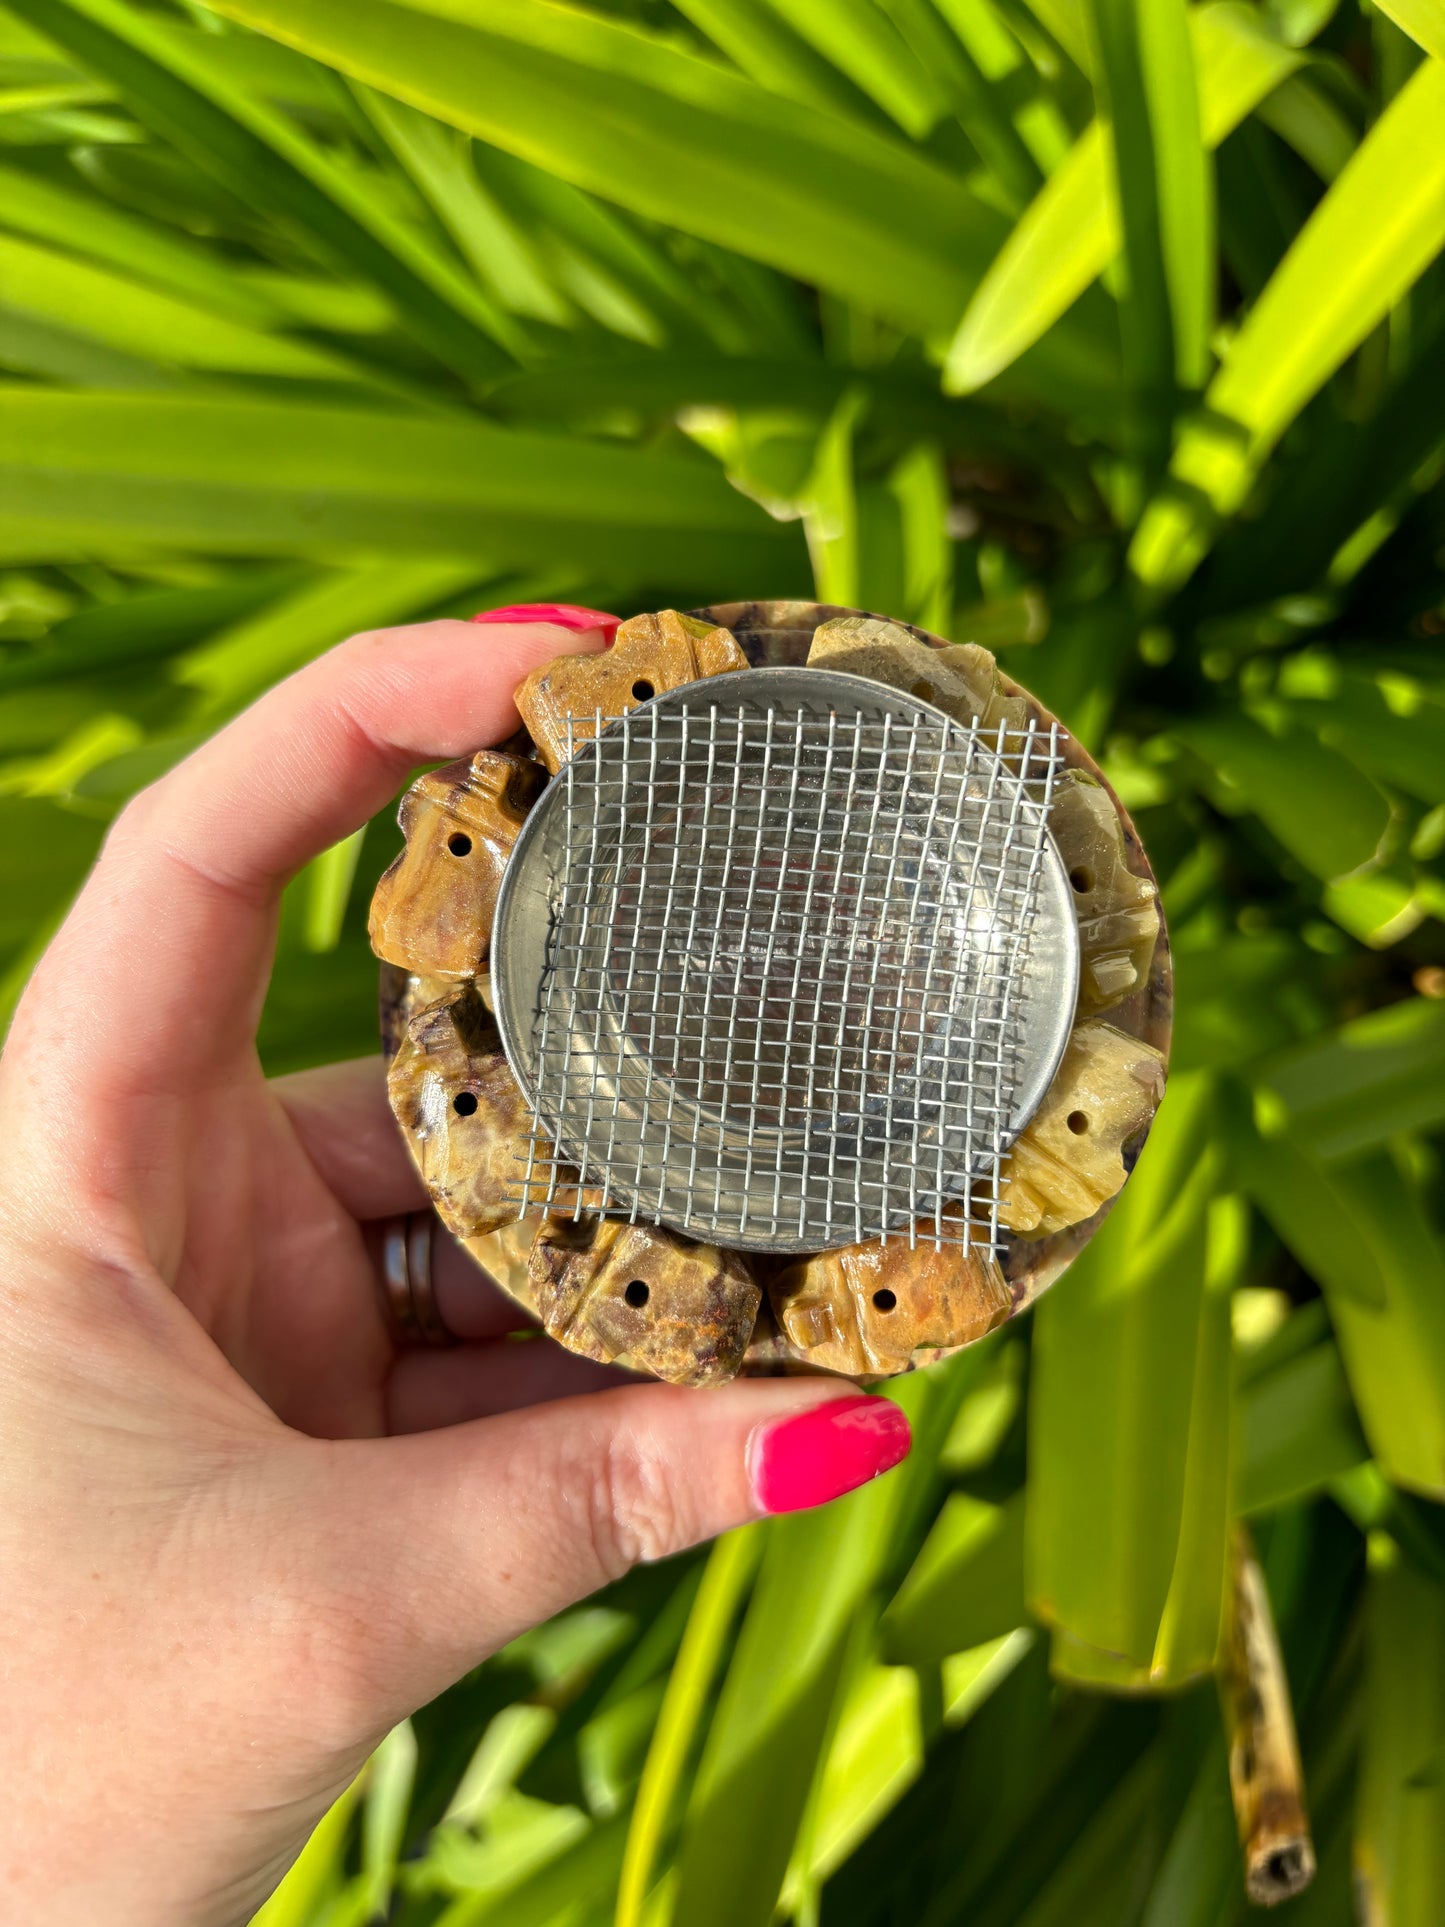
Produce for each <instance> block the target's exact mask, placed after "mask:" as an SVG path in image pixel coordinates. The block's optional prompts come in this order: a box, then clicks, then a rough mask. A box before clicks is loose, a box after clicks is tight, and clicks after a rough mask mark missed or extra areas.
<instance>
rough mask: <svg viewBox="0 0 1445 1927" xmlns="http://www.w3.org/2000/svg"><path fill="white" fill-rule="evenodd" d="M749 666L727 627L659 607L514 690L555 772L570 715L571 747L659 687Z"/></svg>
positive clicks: (560, 761)
mask: <svg viewBox="0 0 1445 1927" xmlns="http://www.w3.org/2000/svg"><path fill="white" fill-rule="evenodd" d="M747 667H748V659H747V657H746V656H745V655H744V654H743V652H742V650H741V649H739V647H738V645H737V644H736V643H735V642H734V641H733V639H732V636H731V635H730V634H729V632H728V631H727V630H726V629H719V628H716V627H714V626H712V625H711V624H709V623H706V622H698V621H696V620H694V618H693V617H691V616H680V615H679V614H678V613H677V611H676V610H675V609H664V610H663V611H662V612H661V613H660V614H659V615H646V616H633V617H632V618H631V620H630V621H628V622H624V623H623V624H622V626H621V627H620V628H619V629H618V631H617V634H616V636H615V637H614V639H613V642H612V647H611V648H610V649H604V650H603V651H602V652H601V653H600V654H598V655H588V656H558V657H556V658H555V659H554V660H553V661H552V662H547V663H543V664H542V666H541V668H540V669H534V670H533V671H532V673H531V675H530V676H528V677H527V679H526V681H525V682H523V683H522V684H520V686H519V687H518V689H517V691H516V704H517V709H518V712H519V713H520V715H521V718H522V721H523V722H524V723H525V724H526V725H527V728H528V729H529V731H530V732H531V735H532V740H533V741H534V742H535V743H536V745H537V748H538V751H539V753H540V754H541V757H542V760H543V761H544V762H545V763H546V765H547V768H548V769H549V770H550V771H551V772H552V774H553V775H554V776H555V775H556V773H557V771H558V770H559V769H560V768H561V767H562V765H563V764H564V763H565V762H566V761H567V758H568V749H567V742H568V732H567V724H568V719H569V717H570V718H571V723H572V733H571V741H572V749H573V751H574V752H575V751H576V750H577V748H578V747H579V746H580V745H581V744H583V743H585V742H590V741H591V739H592V738H593V737H594V736H595V735H596V734H597V729H598V718H599V716H600V718H601V722H602V725H603V727H605V726H606V725H607V724H608V723H610V722H615V721H616V719H617V718H618V717H619V716H622V715H625V714H626V713H627V711H628V710H629V709H636V707H637V705H638V704H639V703H643V702H646V701H647V700H648V698H649V697H651V696H657V695H661V694H662V692H663V691H664V690H667V689H680V688H681V687H682V686H683V684H684V683H690V682H696V681H697V680H698V678H699V677H702V676H720V675H723V674H725V673H726V672H727V671H728V670H730V669H746V668H747Z"/></svg>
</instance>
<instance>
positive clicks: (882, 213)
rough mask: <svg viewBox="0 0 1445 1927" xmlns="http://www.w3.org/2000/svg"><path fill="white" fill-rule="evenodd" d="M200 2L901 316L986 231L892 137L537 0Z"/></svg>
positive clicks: (947, 288)
mask: <svg viewBox="0 0 1445 1927" xmlns="http://www.w3.org/2000/svg"><path fill="white" fill-rule="evenodd" d="M217 11H219V12H224V13H225V14H227V15H229V16H230V17H231V18H233V19H237V20H242V21H244V22H245V23H246V24H247V25H248V26H252V27H257V28H259V29H260V30H261V31H263V32H265V33H269V34H272V35H274V36H275V37H276V38H277V39H279V40H282V41H285V42H286V43H288V44H289V45H292V46H296V47H300V48H301V49H302V50H303V51H305V52H308V53H311V54H313V55H314V56H316V57H317V58H318V59H323V60H328V61H330V62H332V63H333V64H334V65H336V66H337V67H339V68H340V69H341V70H342V71H343V72H345V73H347V74H350V75H351V76H352V77H353V78H355V79H357V80H362V81H365V82H366V83H367V84H368V85H371V86H374V87H377V88H379V89H381V90H382V91H383V92H385V93H391V94H395V95H396V96H397V97H398V98H400V99H402V100H406V101H409V102H410V103H411V104H412V105H413V106H416V107H420V108H422V109H423V110H424V111H426V112H427V113H430V114H434V115H435V116H436V117H437V118H438V119H441V120H446V121H449V122H451V123H452V124H453V125H454V126H457V127H461V128H464V129H465V130H466V131H467V132H468V133H471V134H475V135H476V136H478V137H479V138H480V139H482V140H485V141H490V142H492V143H494V144H495V145H496V146H498V147H501V148H504V149H506V150H507V151H508V152H510V153H513V154H517V155H519V156H520V157H521V158H522V159H524V160H529V161H532V162H533V163H535V164H536V165H538V166H541V167H544V168H547V169H549V170H550V171H551V172H553V173H555V174H558V175H560V176H561V177H562V178H563V179H564V180H569V181H571V182H573V183H574V184H575V185H577V186H579V187H584V188H587V189H589V190H590V191H592V192H593V193H597V194H600V195H602V196H604V197H605V198H607V199H611V200H614V201H617V202H619V203H620V204H621V205H622V206H624V207H629V208H632V209H634V210H635V211H636V212H638V213H640V214H643V215H646V216H647V217H649V218H650V219H653V220H659V221H667V222H671V223H673V224H674V225H676V226H679V227H682V228H683V229H684V230H685V231H687V232H689V233H693V234H698V235H702V236H704V237H705V238H707V239H710V240H713V241H717V242H719V243H721V244H722V245H723V246H724V247H730V248H736V249H738V250H739V252H741V253H743V254H747V255H751V256H752V257H753V258H754V259H756V260H760V261H769V262H771V263H772V264H773V265H774V266H777V267H780V268H783V269H784V270H785V271H786V272H788V273H791V274H796V275H799V276H801V277H802V278H804V279H806V280H810V281H815V282H817V283H819V284H820V285H821V286H824V287H828V288H832V289H833V290H835V291H836V292H837V293H839V294H841V295H843V296H845V297H848V298H852V299H856V300H858V301H859V302H861V303H862V304H863V305H864V306H865V307H866V308H867V309H868V310H869V311H870V312H872V313H877V314H882V315H888V316H892V317H894V318H896V319H898V320H899V321H900V322H901V323H902V324H903V325H905V326H909V327H922V328H923V329H925V330H932V329H938V328H944V327H947V326H949V325H950V323H951V322H952V320H953V318H954V317H955V316H956V314H957V312H958V309H959V307H960V306H961V305H962V300H963V297H964V296H965V294H966V292H967V289H968V286H969V285H970V284H971V280H972V278H973V276H974V275H976V274H977V273H978V272H979V271H981V269H982V268H983V266H984V264H985V262H986V261H987V259H988V257H989V255H990V254H991V253H992V252H993V251H994V249H995V248H996V247H997V244H998V240H999V239H1000V238H1001V232H1002V224H1001V222H1000V221H999V218H998V216H997V215H995V214H994V213H993V212H992V210H991V209H989V208H986V207H985V206H984V205H983V204H982V203H981V202H980V201H978V200H977V199H976V198H975V197H974V196H973V195H971V194H970V192H969V190H968V189H967V188H966V187H965V186H964V185H963V183H962V182H961V181H960V180H958V179H957V178H956V177H954V176H951V175H950V174H948V173H947V172H945V171H944V170H943V169H942V168H940V167H937V166H935V165H933V164H932V163H930V162H928V161H926V160H925V159H923V158H922V157H921V156H919V155H916V154H915V153H913V152H911V151H910V150H909V148H908V147H907V145H906V144H904V143H903V142H901V141H900V142H894V141H891V140H887V139H884V138H882V137H880V136H879V135H877V134H875V133H873V132H872V131H871V130H870V129H868V128H865V127H862V126H859V125H855V124H850V123H848V122H846V121H843V120H841V119H836V118H834V117H833V116H832V115H829V114H825V113H816V114H813V115H799V116H790V115H788V114H786V113H780V112H779V111H778V105H777V96H776V95H775V94H772V93H769V92H767V91H766V90H765V89H763V88H761V87H758V86H757V85H756V84H755V83H753V82H751V81H748V80H746V79H744V78H743V77H742V76H741V75H736V74H731V73H729V72H728V71H727V70H726V69H725V68H724V67H722V66H720V65H718V64H716V63H714V62H711V61H706V60H701V59H699V58H697V57H696V56H695V55H693V54H689V53H685V52H683V51H682V50H681V49H680V48H678V47H676V46H672V45H669V44H667V43H666V42H664V41H662V40H660V39H654V38H651V37H649V36H647V35H645V34H642V33H640V32H638V31H637V30H635V29H634V28H631V27H628V26H623V25H621V24H618V23H614V22H612V21H610V20H607V19H605V18H603V17H602V16H600V15H588V14H583V13H580V12H578V11H575V10H573V9H570V8H566V7H561V6H555V5H551V4H549V0H494V4H491V5H489V6H488V7H487V9H486V12H485V15H484V17H483V19H482V20H478V18H477V14H476V11H475V9H474V8H472V7H470V6H469V5H467V4H465V0H458V4H457V5H456V6H455V7H447V6H445V5H442V4H438V5H437V6H436V7H435V8H433V9H429V10H427V11H421V10H417V9H413V8H410V7H405V6H399V5H391V4H389V3H388V0H299V4H291V0H287V4H286V5H284V6H283V5H280V4H279V3H278V0H225V4H224V5H223V6H218V8H217ZM444 14H452V15H460V16H461V19H458V18H456V17H451V18H444V17H442V16H443V15H444ZM462 20H466V21H469V22H476V24H475V25H470V24H467V25H464V24H462ZM889 31H891V29H890V30H889Z"/></svg>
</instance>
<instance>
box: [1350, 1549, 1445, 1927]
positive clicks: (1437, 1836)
mask: <svg viewBox="0 0 1445 1927" xmlns="http://www.w3.org/2000/svg"><path fill="white" fill-rule="evenodd" d="M1366 1636H1367V1641H1368V1651H1367V1660H1366V1683H1365V1732H1364V1744H1363V1747H1362V1749H1361V1761H1360V1782H1361V1783H1360V1798H1359V1809H1358V1821H1357V1824H1356V1829H1355V1842H1354V1863H1355V1878H1356V1881H1357V1883H1358V1892H1359V1895H1360V1900H1361V1904H1362V1906H1363V1907H1364V1908H1367V1909H1368V1910H1369V1911H1368V1913H1367V1914H1366V1915H1365V1917H1366V1918H1367V1919H1376V1920H1384V1921H1389V1922H1390V1923H1391V1924H1392V1927H1395V1923H1398V1927H1426V1924H1427V1923H1428V1922H1429V1921H1431V1920H1432V1919H1433V1918H1434V1917H1435V1915H1436V1914H1437V1913H1438V1912H1439V1905H1440V1894H1441V1891H1442V1887H1445V1859H1442V1843H1445V1672H1442V1668H1441V1655H1442V1653H1445V1587H1442V1586H1441V1585H1440V1583H1439V1582H1438V1581H1437V1580H1435V1579H1431V1578H1427V1577H1426V1576H1425V1575H1424V1574H1423V1573H1421V1572H1418V1571H1417V1570H1415V1568H1414V1567H1412V1566H1411V1565H1410V1563H1409V1561H1408V1560H1406V1559H1404V1558H1402V1557H1401V1556H1400V1553H1399V1551H1398V1549H1397V1548H1396V1547H1395V1546H1394V1545H1393V1544H1392V1543H1391V1542H1390V1541H1389V1540H1387V1539H1385V1538H1384V1537H1383V1536H1380V1537H1377V1538H1374V1539H1372V1540H1371V1543H1370V1574H1369V1591H1368V1600H1367V1610H1366Z"/></svg>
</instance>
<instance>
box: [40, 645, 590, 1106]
mask: <svg viewBox="0 0 1445 1927" xmlns="http://www.w3.org/2000/svg"><path fill="white" fill-rule="evenodd" d="M607 635H608V619H607V618H603V617H600V616H599V617H598V622H597V626H596V627H593V628H588V629H583V630H580V631H579V630H575V629H571V628H565V627H561V626H559V625H557V624H555V623H552V622H541V621H522V622H516V623H512V622H489V623H488V625H487V626H486V627H484V628H481V629H478V628H476V627H474V626H473V625H472V624H470V623H465V622H424V623H412V624H409V625H407V626H405V627H402V628H396V629H379V630H375V631H372V632H370V633H368V634H364V635H360V636H353V637H352V638H351V640H350V641H349V642H344V643H342V644H341V645H340V646H339V647H338V648H336V649H333V650H331V651H330V652H329V653H328V654H327V655H325V656H322V657H320V658H318V660H317V661H315V662H313V663H310V664H309V665H308V666H307V667H306V668H305V669H302V670H301V671H299V672H298V673H297V674H296V675H294V676H292V677H290V678H289V679H288V680H287V681H285V682H283V683H280V684H278V685H277V687H276V688H274V689H272V690H271V691H269V692H268V693H267V694H266V695H265V696H263V697H262V698H261V699H260V700H259V701H258V702H257V703H255V704H253V705H252V707H251V708H250V709H248V710H247V711H245V713H244V714H243V715H241V716H238V717H237V718H236V720H235V721H234V722H232V723H230V724H228V726H227V727H226V728H225V729H223V730H222V731H221V732H220V734H219V735H217V736H215V737H213V738H212V740H211V741H210V742H208V743H205V744H203V745H202V747H201V748H200V749H198V750H196V751H195V752H194V754H192V755H191V756H189V757H187V758H186V760H185V761H184V762H183V763H180V764H178V765H177V766H176V768H175V769H173V770H172V771H171V772H170V773H169V775H167V776H165V777H162V779H161V780H160V781H159V782H158V783H155V784H153V785H152V787H151V788H150V789H148V790H145V791H143V792H142V793H141V794H140V796H138V797H137V798H136V799H135V800H134V801H133V802H132V803H130V804H129V805H128V806H127V807H126V809H125V810H124V811H123V812H122V814H121V816H120V817H119V818H118V819H117V821H116V824H115V826H114V828H113V829H112V831H111V834H110V836H109V837H108V839H107V841H106V844H105V847H104V849H103V850H102V852H101V855H100V858H99V861H98V862H97V864H96V867H95V869H94V870H93V871H92V873H91V875H90V878H89V879H88V881H87V882H86V884H85V887H84V889H83V890H82V891H81V893H80V896H79V897H78V898H77V900H76V903H75V907H74V909H73V910H72V912H71V914H70V916H69V918H68V919H67V920H66V922H65V924H64V925H63V926H62V927H61V930H60V932H59V933H58V935H57V936H56V938H55V941H54V942H53V943H52V945H51V947H50V949H49V951H48V952H47V953H46V955H45V957H44V958H43V959H42V961H41V964H40V966H39V967H38V968H37V970H36V973H35V976H34V978H33V979H32V981H31V984H30V987H29V988H28V989H27V991H26V994H25V997H24V999H23V1000H22V1003H21V1007H20V1009H19V1010H18V1011H17V1013H16V1019H15V1025H14V1027H13V1029H12V1035H11V1049H10V1050H9V1051H7V1056H10V1057H11V1058H12V1062H14V1060H15V1058H16V1057H17V1056H18V1057H19V1058H20V1059H21V1060H22V1061H23V1060H24V1059H25V1058H26V1057H27V1056H28V1055H30V1054H31V1053H32V1052H34V1051H35V1050H36V1049H37V1047H39V1048H43V1052H44V1074H45V1077H46V1080H47V1081H48V1082H49V1083H50V1084H51V1085H52V1086H53V1082H54V1079H55V1078H56V1076H57V1075H64V1074H65V1073H66V1072H67V1069H68V1070H69V1071H71V1072H72V1073H73V1072H74V1070H75V1068H76V1067H77V1066H83V1075H84V1079H85V1086H86V1091H87V1094H88V1100H89V1102H90V1104H91V1106H92V1109H93V1106H94V1103H95V1101H96V1099H97V1098H103V1097H105V1096H108V1095H121V1094H126V1093H138V1092H144V1093H145V1094H146V1095H148V1096H155V1097H160V1096H164V1095H166V1094H170V1095H173V1096H176V1097H181V1096H183V1095H184V1094H188V1093H192V1094H193V1093H194V1090H195V1088H196V1085H197V1082H198V1081H199V1080H203V1079H204V1078H205V1077H206V1076H207V1075H208V1074H211V1073H214V1072H215V1071H216V1069H217V1068H218V1066H220V1065H222V1064H224V1063H230V1062H234V1061H235V1056H236V1052H237V1050H238V1048H243V1049H249V1047H250V1043H251V1040H252V1038H253V1037H254V1034H255V1025H256V1020H257V1018H258V1016H259V1014H260V1008H261V1002H262V999H263V997H264V994H265V987H266V977H267V972H268V969H269V964H270V956H271V949H272V944H273V941H274V935H275V921H276V909H277V905H278V903H279V899H280V893H281V889H282V887H283V885H284V884H285V883H286V881H287V880H288V879H289V878H290V877H291V876H292V875H294V874H295V872H296V871H297V870H298V869H300V867H301V866H302V865H303V864H304V863H306V862H307V861H308V860H309V859H310V858H312V857H313V856H316V855H318V854H319V853H320V852H321V851H322V850H324V849H326V848H328V847H329V846H330V845H331V844H333V843H336V842H338V841H339V840H340V839H341V838H342V837H344V836H346V835H348V834H350V832H351V831H353V830H355V829H356V828H357V827H358V825H360V824H361V823H364V822H365V821H366V819H367V818H368V817H369V816H371V815H373V814H374V813H375V811H376V810H378V809H379V808H380V807H381V806H382V805H383V804H384V803H385V802H386V801H387V800H388V798H389V797H391V796H392V795H393V794H394V793H395V791H396V790H397V788H398V787H399V786H400V784H401V782H402V780H403V779H404V778H405V776H406V775H407V774H408V773H409V771H410V770H412V769H413V768H415V767H416V765H417V764H419V763H423V762H430V761H434V760H440V759H445V758H449V757H454V756H459V755H461V754H463V753H464V752H466V751H468V750H472V749H475V748H477V747H478V746H480V745H483V744H486V743H494V742H498V741H500V740H502V739H504V738H505V737H506V736H508V735H510V734H511V733H512V731H513V730H515V729H516V727H517V724H518V717H517V712H516V709H515V706H514V705H513V702H512V691H513V689H514V688H515V687H516V686H517V684H518V683H519V682H520V681H521V680H522V678H523V677H524V676H525V675H526V674H527V673H528V671H530V670H531V669H533V668H535V667H536V666H537V665H538V664H539V663H542V662H546V661H547V660H548V659H549V658H551V657H553V656H556V655H560V654H562V653H563V652H564V651H568V650H586V649H597V648H601V647H602V646H603V644H604V642H605V641H606V640H607Z"/></svg>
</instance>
